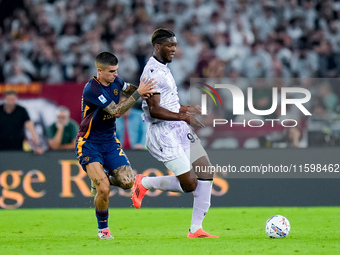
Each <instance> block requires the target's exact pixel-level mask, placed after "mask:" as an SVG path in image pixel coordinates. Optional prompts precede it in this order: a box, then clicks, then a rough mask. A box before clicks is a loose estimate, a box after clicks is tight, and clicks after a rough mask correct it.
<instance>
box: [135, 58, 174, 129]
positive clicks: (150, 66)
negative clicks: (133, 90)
mask: <svg viewBox="0 0 340 255" xmlns="http://www.w3.org/2000/svg"><path fill="white" fill-rule="evenodd" d="M144 77H146V78H147V80H148V79H152V78H154V79H155V80H156V81H157V84H156V87H155V88H154V89H153V90H156V91H157V92H159V93H160V106H162V107H163V108H165V109H167V110H169V111H172V112H179V109H180V107H181V105H180V104H179V97H178V92H177V86H176V83H175V80H174V78H173V76H172V74H171V72H170V69H169V68H168V67H167V65H164V64H162V63H161V62H159V61H157V60H156V59H155V58H154V57H151V58H150V59H149V61H148V63H147V64H146V66H145V67H144V70H143V73H142V76H141V79H140V80H142V79H143V78H144ZM142 109H143V111H144V113H143V119H144V121H146V122H150V123H157V122H160V121H163V120H160V119H156V118H152V117H151V116H150V112H149V107H148V104H147V103H146V101H145V100H143V104H142Z"/></svg>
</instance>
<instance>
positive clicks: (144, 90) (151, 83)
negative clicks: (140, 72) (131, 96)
mask: <svg viewBox="0 0 340 255" xmlns="http://www.w3.org/2000/svg"><path fill="white" fill-rule="evenodd" d="M156 84H157V81H155V80H154V79H150V80H148V81H146V78H145V77H144V78H143V80H142V81H141V82H140V83H139V87H138V89H137V91H138V93H139V94H140V95H141V96H145V95H148V94H149V95H152V94H153V93H156V92H157V91H155V90H152V89H153V88H155V87H156Z"/></svg>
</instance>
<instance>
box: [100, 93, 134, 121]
mask: <svg viewBox="0 0 340 255" xmlns="http://www.w3.org/2000/svg"><path fill="white" fill-rule="evenodd" d="M135 103H136V100H135V99H134V98H133V97H129V98H128V99H126V100H125V101H123V102H120V103H119V104H116V103H115V102H113V101H112V102H111V103H110V104H109V105H108V106H106V107H105V108H104V111H106V112H108V113H109V114H111V115H113V116H116V117H120V116H121V115H123V114H124V113H125V112H126V111H127V110H129V109H130V108H131V106H133V105H134V104H135ZM117 115H118V116H117Z"/></svg>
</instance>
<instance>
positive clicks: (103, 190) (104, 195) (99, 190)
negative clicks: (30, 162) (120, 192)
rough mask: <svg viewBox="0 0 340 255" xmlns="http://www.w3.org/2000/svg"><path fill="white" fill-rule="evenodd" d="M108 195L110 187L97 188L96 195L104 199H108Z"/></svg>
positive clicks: (101, 186)
mask: <svg viewBox="0 0 340 255" xmlns="http://www.w3.org/2000/svg"><path fill="white" fill-rule="evenodd" d="M109 194H110V186H105V185H100V186H97V195H98V196H100V197H102V198H103V199H106V198H108V197H109Z"/></svg>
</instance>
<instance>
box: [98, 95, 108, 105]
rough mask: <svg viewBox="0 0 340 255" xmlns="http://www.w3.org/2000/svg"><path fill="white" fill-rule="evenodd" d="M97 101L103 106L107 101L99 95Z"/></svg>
mask: <svg viewBox="0 0 340 255" xmlns="http://www.w3.org/2000/svg"><path fill="white" fill-rule="evenodd" d="M98 99H99V100H100V102H102V104H105V103H106V102H107V99H106V98H105V97H104V96H103V95H100V96H99V97H98Z"/></svg>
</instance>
